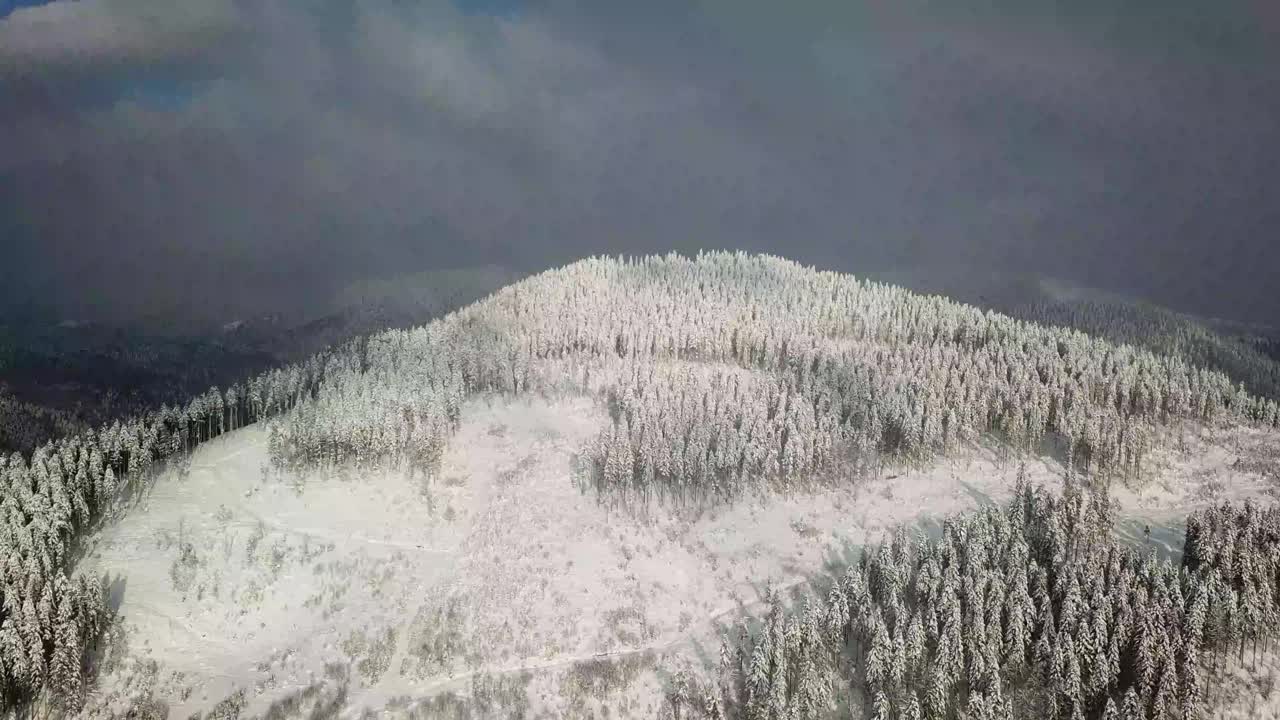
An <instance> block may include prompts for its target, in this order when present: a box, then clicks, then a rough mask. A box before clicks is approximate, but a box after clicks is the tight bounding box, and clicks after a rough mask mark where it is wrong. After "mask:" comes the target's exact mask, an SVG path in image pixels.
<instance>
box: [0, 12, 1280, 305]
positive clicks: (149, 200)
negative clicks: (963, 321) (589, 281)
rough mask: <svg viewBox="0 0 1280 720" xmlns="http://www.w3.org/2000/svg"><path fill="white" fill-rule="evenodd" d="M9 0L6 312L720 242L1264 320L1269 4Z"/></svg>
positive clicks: (214, 297)
mask: <svg viewBox="0 0 1280 720" xmlns="http://www.w3.org/2000/svg"><path fill="white" fill-rule="evenodd" d="M1276 7H1277V6H1276V4H1275V3H1273V2H1269V1H1268V0H1225V1H1221V2H1212V3H1210V2H1204V1H1201V2H1191V1H1190V0H1178V2H1175V3H1155V2H1138V3H1120V2H1115V1H1114V0H1113V1H1110V2H1106V1H1103V0H1090V1H1089V2H1071V3H1057V2H1048V0H1030V1H1029V2H1019V3H998V2H986V3H979V2H975V0H964V2H961V3H954V2H947V3H941V2H939V3H933V2H923V1H921V0H910V1H908V2H866V1H855V2H827V1H825V0H799V1H798V2H789V3H778V2H772V3H765V2H755V1H754V0H748V1H745V2H744V1H742V0H737V1H735V2H729V1H728V0H704V1H702V2H674V1H668V0H661V1H658V2H645V3H624V2H617V1H614V2H592V3H576V2H560V1H558V0H546V1H543V2H537V1H534V0H530V1H529V2H520V1H519V0H506V1H504V2H497V1H492V2H479V1H478V0H459V3H458V4H441V3H401V2H391V1H389V0H379V1H377V2H369V3H360V4H358V5H356V6H354V7H353V6H351V5H350V4H346V3H336V2H312V3H252V2H242V1H239V0H198V1H196V0H182V1H179V2H157V1H154V0H79V1H75V2H73V1H71V0H57V1H55V2H51V3H46V4H38V3H36V4H33V3H31V2H29V0H23V1H22V2H16V3H15V2H13V1H12V0H4V1H0V248H2V252H0V257H2V259H3V261H2V262H0V302H2V303H4V305H3V309H0V312H12V311H15V309H16V308H19V307H22V308H29V309H39V310H48V311H51V312H56V313H60V314H63V315H70V316H75V317H77V318H90V319H102V320H108V321H112V322H122V323H145V322H150V321H154V320H164V321H168V322H172V321H173V320H174V319H180V320H181V321H182V322H186V323H191V324H192V325H199V324H201V323H219V324H221V323H223V322H226V321H228V320H230V319H233V318H235V317H238V316H240V315H242V314H246V313H256V312H289V311H297V310H300V309H302V308H306V307H308V306H310V305H313V304H315V303H318V302H322V301H323V300H325V299H326V298H330V297H332V296H333V295H334V294H336V293H338V292H339V291H340V290H341V289H342V288H344V287H347V286H349V285H351V284H352V283H353V282H357V281H361V280H363V279H366V278H376V277H383V276H388V275H393V274H398V273H405V272H415V271H422V270H432V269H439V268H450V267H462V266H472V265H481V264H499V265H504V266H508V267H513V268H518V269H527V270H537V269H542V268H545V267H548V266H552V265H558V264H561V263H564V262H566V261H569V260H571V259H573V258H576V257H580V256H584V255H589V254H595V253H620V252H625V253H630V254H640V253H648V252H655V251H665V250H669V249H678V250H683V251H694V250H697V249H699V248H741V249H746V250H752V251H767V252H772V253H779V254H783V255H786V256H788V257H791V258H794V259H796V260H799V261H802V262H805V263H814V264H817V265H819V266H822V267H827V268H832V269H842V270H851V271H854V272H868V271H872V270H884V271H900V270H901V268H903V267H911V266H918V265H922V264H923V265H932V266H950V265H956V264H965V265H971V266H973V267H976V268H990V267H994V268H996V269H1009V270H1015V271H1030V272H1038V273H1046V274H1050V275H1054V276H1058V277H1061V278H1064V279H1066V280H1069V281H1073V282H1077V283H1079V284H1085V285H1091V286H1099V287H1104V288H1107V289H1110V290H1113V291H1119V292H1124V293H1129V294H1133V295H1139V296H1144V297H1148V298H1150V299H1152V300H1154V301H1157V302H1161V303H1164V304H1168V305H1171V306H1173V307H1175V308H1178V309H1182V310H1189V311H1193V312H1198V313H1203V314H1207V315H1217V316H1223V317H1230V318H1236V319H1242V320H1251V321H1261V322H1271V321H1274V320H1276V318H1277V317H1280V294H1278V293H1276V291H1275V286H1274V277H1275V276H1276V275H1277V274H1278V273H1280V189H1278V188H1280V170H1277V169H1276V168H1277V165H1276V163H1275V162H1274V160H1275V154H1276V148H1277V147H1280V73H1276V72H1275V71H1274V69H1275V68H1276V67H1277V66H1280V51H1278V50H1277V49H1276V48H1280V10H1277V9H1276Z"/></svg>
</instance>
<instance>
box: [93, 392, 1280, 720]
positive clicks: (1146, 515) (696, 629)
mask: <svg viewBox="0 0 1280 720" xmlns="http://www.w3.org/2000/svg"><path fill="white" fill-rule="evenodd" d="M608 422H609V419H608V414H607V411H606V409H605V408H604V407H603V406H601V405H600V404H598V403H597V402H595V401H593V400H592V399H589V398H586V397H564V398H552V399H545V398H539V397H526V398H520V399H510V398H505V399H504V398H501V397H492V396H490V397H485V398H477V399H474V400H472V401H470V402H468V403H467V404H466V406H465V409H464V412H463V415H462V420H461V423H460V426H459V429H458V432H457V434H456V435H455V436H454V438H453V439H452V441H451V442H450V444H449V448H448V450H447V451H446V453H445V456H444V458H443V461H442V463H441V466H440V468H439V471H438V472H437V473H434V474H433V475H432V476H430V477H423V476H419V477H412V478H411V477H407V476H405V475H403V474H400V473H377V472H368V473H362V474H358V475H350V476H344V475H332V476H325V475H321V474H302V475H293V474H289V473H282V472H278V471H274V470H272V469H270V463H269V461H268V457H267V452H266V443H267V438H266V437H265V432H264V431H263V430H262V429H261V428H259V427H256V426H255V427H248V428H245V429H242V430H239V431H236V432H233V433H230V434H227V435H225V436H223V437H221V438H218V439H216V440H214V441H212V442H210V443H207V444H205V445H203V446H202V447H200V448H199V449H198V450H197V451H196V452H195V453H194V455H193V456H192V457H191V458H190V462H189V463H185V464H184V465H183V466H182V467H174V468H171V469H169V470H167V471H166V472H165V473H164V474H162V475H161V476H160V477H159V478H158V479H157V480H156V482H155V484H154V486H153V488H152V490H151V491H150V492H149V494H148V495H147V496H146V497H145V498H143V499H142V500H140V501H139V504H138V505H137V506H136V507H134V508H132V509H131V510H130V511H129V512H127V513H126V514H125V516H124V517H123V519H121V520H120V521H119V522H118V523H116V524H114V525H113V526H111V527H109V528H107V529H106V530H104V531H103V532H101V533H100V534H99V535H98V536H97V537H95V538H94V541H93V549H92V550H91V551H90V552H89V553H88V555H87V557H86V559H85V560H84V567H85V568H86V569H92V570H93V571H94V572H98V573H108V574H111V575H113V576H115V575H119V576H120V577H121V580H120V581H119V583H118V585H117V586H116V598H117V600H118V601H119V603H120V606H119V607H120V613H119V618H120V624H119V627H118V628H117V629H116V630H115V631H114V632H113V634H112V636H111V638H110V639H109V644H110V645H111V649H110V650H109V652H108V659H107V661H106V663H105V666H104V670H103V673H102V675H101V677H100V678H99V681H98V687H97V688H96V689H95V690H94V692H93V694H92V697H91V700H90V702H89V704H88V706H87V708H86V714H90V715H92V714H94V713H96V712H103V711H114V712H117V713H123V712H125V711H127V710H128V709H129V708H141V707H147V706H148V701H162V702H164V703H166V704H167V706H168V710H169V717H178V718H185V717H188V716H189V715H191V714H192V713H195V712H209V711H210V710H214V709H219V711H220V712H224V713H228V712H230V711H231V709H232V708H237V707H238V708H241V712H242V713H243V714H244V716H246V717H247V716H249V715H258V714H265V713H268V712H269V711H270V710H271V708H272V706H273V703H274V704H275V708H276V711H277V712H281V713H283V714H281V715H278V717H306V716H307V714H308V713H310V712H311V711H312V709H313V708H314V706H316V705H318V704H324V703H330V704H331V707H332V708H333V709H335V710H336V709H337V708H338V707H341V710H340V711H338V712H337V716H342V717H347V716H352V717H354V716H358V715H359V714H360V713H361V712H363V711H364V710H372V711H374V712H376V713H379V714H393V713H396V712H399V713H402V714H410V713H414V712H416V713H417V714H418V715H419V716H422V717H515V716H518V715H519V714H520V713H521V712H522V711H523V712H524V713H525V716H527V717H538V716H541V717H557V718H558V717H588V716H589V715H588V714H587V713H588V712H589V711H592V710H597V711H598V710H599V708H601V707H602V706H605V707H608V708H609V713H610V714H609V716H610V717H654V716H655V715H656V714H657V712H658V710H659V705H660V703H661V700H662V698H663V693H664V691H665V688H666V685H667V683H668V682H669V672H670V670H671V668H673V667H680V666H683V665H685V664H687V665H689V666H692V667H699V666H701V665H702V664H704V663H706V662H708V661H713V660H714V658H715V656H716V654H717V653H718V651H719V644H720V639H719V633H720V631H721V629H722V628H723V627H724V626H728V625H731V624H732V623H733V622H734V621H735V620H736V619H737V618H738V617H739V616H740V615H742V614H743V613H746V612H750V611H751V610H753V609H758V608H757V607H756V604H757V603H758V602H759V601H760V599H761V596H762V593H763V592H764V589H765V584H766V583H768V582H773V583H775V584H777V585H792V584H798V583H803V582H805V581H806V580H808V579H810V578H813V577H815V576H820V575H821V574H822V573H823V572H825V571H829V570H831V569H833V568H836V567H839V566H840V565H841V564H842V563H844V562H845V561H846V560H847V559H848V558H849V557H850V555H851V553H852V552H853V550H854V548H856V547H857V546H859V545H861V544H863V543H865V542H870V541H876V540H878V539H879V538H880V537H881V536H882V534H883V533H884V531H885V530H886V529H888V528H890V527H892V526H893V525H894V524H896V523H900V522H912V521H920V522H922V523H924V526H925V527H926V528H927V527H931V526H932V525H931V521H932V520H936V519H938V518H940V517H941V516H942V515H945V514H947V513H952V512H957V511H962V510H965V509H969V508H973V507H975V506H977V505H980V504H984V503H987V502H990V501H991V500H992V499H1001V498H1003V497H1006V496H1007V495H1008V494H1009V492H1010V490H1011V487H1012V484H1013V481H1014V477H1015V476H1016V473H1017V468H1016V466H1015V465H1014V464H1013V463H1012V462H1007V461H1003V460H1001V459H1000V458H999V457H998V453H996V452H994V451H989V450H983V449H974V450H971V451H969V452H966V453H965V454H964V456H963V457H961V458H957V459H955V460H949V461H944V462H940V463H937V464H934V465H932V466H929V467H926V468H921V469H909V468H903V469H896V470H888V471H886V472H885V473H884V474H883V475H882V476H881V477H879V478H868V479H866V480H864V481H862V482H859V483H852V482H851V483H848V484H844V485H840V486H838V487H835V488H832V489H826V490H817V491H813V492H804V493H795V494H792V495H789V496H785V497H783V496H770V497H764V498H761V497H754V498H750V499H747V500H743V501H742V502H739V503H736V504H733V505H731V506H728V507H718V508H708V509H706V510H704V511H692V510H684V511H675V510H672V509H669V508H665V507H662V506H659V505H656V504H655V505H651V506H649V507H646V508H637V507H621V506H611V505H610V504H608V503H602V502H600V498H599V497H598V496H596V495H595V493H594V491H590V490H585V489H582V488H580V483H579V482H578V481H577V478H576V475H575V463H574V454H575V453H577V452H579V451H580V450H581V449H582V448H583V446H584V445H585V444H587V443H588V442H589V441H590V439H591V438H592V437H593V436H594V435H595V434H596V433H597V432H598V431H599V429H600V428H601V427H602V426H604V425H605V424H606V423H608ZM1188 435H1189V437H1188V440H1187V448H1186V450H1185V451H1179V450H1176V449H1169V450H1166V451H1163V452H1160V453H1158V454H1157V455H1156V456H1155V457H1154V458H1153V460H1152V462H1153V463H1154V464H1155V465H1156V466H1157V467H1158V473H1156V474H1157V475H1158V477H1160V478H1161V482H1160V483H1158V484H1155V485H1145V486H1144V487H1142V488H1141V492H1136V491H1131V490H1127V489H1125V488H1123V487H1121V486H1117V490H1116V500H1117V502H1118V503H1119V505H1120V507H1121V517H1122V522H1121V523H1120V525H1121V527H1122V530H1126V529H1127V532H1129V533H1131V534H1132V536H1133V538H1134V539H1135V541H1137V542H1153V543H1161V544H1163V545H1164V546H1165V547H1167V548H1169V549H1172V550H1176V549H1177V548H1180V547H1181V541H1180V537H1179V536H1178V534H1179V532H1180V527H1179V525H1178V522H1179V520H1180V517H1181V516H1182V515H1185V512H1186V510H1187V509H1188V508H1190V507H1195V506H1200V505H1203V504H1205V503H1209V502H1214V501H1216V500H1218V499H1222V498H1224V497H1227V496H1231V497H1265V496H1267V495H1268V494H1269V493H1270V492H1271V490H1272V489H1273V487H1274V483H1276V482H1277V480H1280V478H1278V477H1276V475H1274V473H1276V472H1277V471H1278V470H1280V468H1277V467H1276V466H1275V465H1274V463H1275V461H1276V459H1277V458H1280V437H1277V436H1276V435H1274V434H1268V433H1264V432H1261V431H1255V430H1235V431H1231V432H1228V433H1216V434H1214V433H1209V434H1204V433H1203V432H1202V433H1201V434H1197V433H1194V432H1192V433H1188ZM1170 445H1171V446H1173V445H1176V443H1170ZM1268 463H1272V464H1268ZM1061 470H1062V469H1061V467H1059V466H1058V465H1057V464H1056V463H1055V462H1054V461H1052V460H1038V461H1035V462H1033V463H1031V464H1030V465H1029V467H1028V472H1029V474H1030V475H1031V476H1032V479H1034V480H1039V481H1042V482H1047V483H1054V482H1055V479H1056V478H1058V477H1060V474H1061ZM1268 474H1272V475H1271V476H1270V477H1268ZM1144 525H1151V526H1152V532H1151V536H1150V537H1151V539H1150V540H1149V541H1148V540H1146V539H1145V534H1144V533H1143V526H1144ZM290 698H292V699H293V700H292V701H291V700H290ZM300 698H306V699H305V700H301V699H300ZM335 699H338V700H340V702H338V703H334V702H333V701H334V700H335ZM219 703H221V705H220V706H219ZM285 709H292V710H294V711H295V712H294V714H292V715H290V714H288V713H285V712H284V710H285ZM304 711H305V712H304ZM450 713H452V714H450ZM466 713H470V714H466ZM486 713H488V714H486Z"/></svg>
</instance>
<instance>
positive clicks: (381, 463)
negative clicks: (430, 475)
mask: <svg viewBox="0 0 1280 720" xmlns="http://www.w3.org/2000/svg"><path fill="white" fill-rule="evenodd" d="M485 392H495V393H508V394H525V393H535V392H536V393H591V394H598V395H599V396H601V397H602V398H605V399H607V401H608V402H609V403H610V406H611V409H612V411H613V412H612V423H611V426H610V427H606V428H605V429H604V430H603V431H602V433H601V435H600V436H599V438H598V439H597V441H596V442H594V443H592V444H591V446H590V447H589V448H586V449H585V452H584V464H585V466H586V470H587V472H588V477H589V478H590V480H591V481H592V482H594V484H595V486H596V487H597V488H598V489H599V490H600V491H601V492H603V493H620V494H624V495H627V496H629V497H638V498H641V499H642V500H647V499H650V498H658V499H662V500H667V501H672V502H676V503H699V504H703V503H706V504H712V503H725V502H730V501H732V500H734V499H736V498H738V497H740V496H741V495H742V494H744V493H746V492H750V491H752V490H753V489H756V488H762V487H766V486H771V487H781V488H788V487H795V486H797V485H798V484H801V483H805V482H815V483H833V482H840V481H842V480H843V479H847V478H849V477H852V476H854V475H856V474H858V473H860V472H864V471H868V470H872V469H874V468H875V467H879V466H880V465H881V464H882V463H883V462H884V461H885V459H886V458H889V459H892V460H895V461H909V462H924V461H927V460H928V459H930V458H932V457H935V456H938V455H940V454H945V453H946V452H948V450H949V449H953V448H956V447H959V446H963V445H965V444H971V443H974V442H976V441H978V440H979V439H982V438H985V437H995V438H999V439H1000V440H1001V441H1003V442H1004V443H1006V445H1007V447H1008V448H1009V452H1010V453H1024V452H1034V451H1036V450H1037V449H1038V448H1040V446H1041V442H1042V441H1043V440H1045V439H1046V438H1049V439H1054V440H1056V441H1060V442H1061V443H1062V444H1063V445H1064V447H1065V449H1066V450H1065V455H1066V460H1067V464H1068V466H1070V467H1071V468H1072V469H1073V471H1074V472H1078V473H1081V474H1088V475H1097V476H1101V477H1111V476H1115V475H1134V474H1137V473H1139V472H1140V471H1141V469H1142V463H1143V460H1144V458H1145V457H1146V455H1147V453H1148V451H1149V450H1150V449H1151V448H1152V447H1153V444H1154V443H1156V442H1157V437H1158V435H1157V430H1158V429H1160V428H1162V427H1166V426H1170V425H1174V424H1178V423H1249V424H1253V425H1256V426H1259V427H1263V426H1265V427H1272V428H1273V427H1277V426H1280V406H1277V404H1276V403H1275V402H1274V401H1273V400H1269V399H1264V398H1261V397H1259V396H1257V395H1254V394H1250V393H1249V392H1248V391H1247V390H1245V389H1244V388H1242V387H1240V386H1239V385H1238V384H1236V383H1234V382H1233V381H1232V380H1231V379H1230V378H1229V377H1228V376H1227V375H1225V374H1223V373H1222V372H1219V371H1216V370H1211V369H1205V368H1202V367H1197V366H1196V365H1195V364H1193V363H1191V362H1188V361H1186V360H1183V359H1181V358H1179V357H1171V356H1168V355H1161V354H1157V353H1154V352H1151V351H1149V350H1144V349H1139V348H1135V347H1133V346H1130V345H1117V344H1113V343H1111V342H1109V341H1107V340H1104V339H1100V338H1097V337H1093V336H1090V335H1087V334H1084V333H1081V332H1078V331H1075V330H1069V329H1064V328H1059V327H1046V326H1041V325H1036V324H1033V323H1029V322H1025V321H1020V320H1015V319H1012V318H1010V317H1007V316H1003V315H998V314H995V313H991V312H982V311H980V310H977V309H975V308H973V307H970V306H966V305H961V304H958V303H954V302H951V301H949V300H946V299H944V298H940V297H925V296H920V295H916V294H913V293H910V292H907V291H904V290H902V289H899V288H896V287H892V286H888V285H882V284H877V283H869V282H864V281H861V280H858V279H857V278H854V277H852V276H849V275H844V274H838V273H831V272H821V271H816V270H813V269H810V268H805V267H802V266H800V265H798V264H795V263H792V262H789V261H785V260H782V259H779V258H775V257H769V256H752V255H746V254H742V253H706V254H701V255H699V256H697V257H695V258H688V257H682V256H677V255H669V256H665V257H646V258H640V259H606V258H593V259H589V260H583V261H581V262H577V263H574V264H572V265H569V266H567V267H564V268H561V269H557V270H551V271H548V272H544V273H542V274H539V275H536V276H533V277H530V278H527V279H525V280H522V281H520V282H517V283H515V284H513V285H510V286H507V287H505V288H503V289H501V290H499V291H497V292H495V293H494V294H492V295H491V296H489V297H487V298H485V299H483V300H480V301H478V302H476V303H473V304H471V305H469V306H467V307H465V308H463V309H461V310H457V311H455V312H451V313H449V314H448V315H446V316H445V317H443V318H440V319H438V320H435V321H433V322H431V323H429V324H427V325H425V326H422V327H418V328H413V329H405V330H389V331H385V332H381V333H378V334H375V335H373V336H370V337H368V338H364V339H359V340H355V341H352V342H348V343H345V344H343V345H340V346H337V347H335V348H333V349H330V350H326V351H322V352H320V353H319V354H316V355H314V356H312V357H311V358H309V359H307V360H305V361H303V362H298V363H295V364H290V365H287V366H284V367H281V368H278V369H274V370H271V371H268V372H265V373H262V374H260V375H256V376H254V377H251V378H249V379H248V380H246V381H244V382H237V383H234V384H232V385H230V386H227V387H225V388H210V389H209V390H207V391H205V392H203V393H201V394H199V395H197V396H195V397H194V398H191V399H190V400H189V401H185V402H183V403H181V404H178V405H176V406H168V405H167V406H162V407H160V408H158V409H156V410H154V411H151V412H148V413H145V414H141V415H138V416H136V417H133V418H130V419H126V420H122V421H117V422H113V423H112V424H110V425H108V426H103V427H100V428H98V429H95V430H91V431H88V432H85V433H83V434H78V435H74V436H70V437H66V438H62V439H59V440H56V441H54V442H51V443H48V444H46V445H43V446H41V447H39V448H38V449H36V450H35V451H34V452H33V453H32V454H31V455H30V456H27V457H24V456H21V455H17V454H15V455H13V456H12V457H11V458H9V459H8V460H7V461H5V463H4V465H3V466H0V469H2V470H3V471H4V474H5V477H6V490H5V497H4V499H3V501H2V503H3V507H4V508H6V510H5V513H4V526H3V531H2V532H0V540H2V541H3V542H4V543H5V544H4V545H3V548H4V552H5V553H7V557H8V560H6V561H5V566H4V567H5V571H4V573H3V581H4V584H3V587H2V588H0V591H2V592H3V605H2V613H3V614H2V616H0V617H2V618H3V620H2V622H0V639H3V638H9V639H11V640H12V642H10V641H8V640H5V641H3V642H0V659H3V663H4V667H5V668H6V675H5V678H6V683H7V684H6V686H5V687H6V691H5V698H6V702H7V703H10V704H13V703H18V702H21V701H23V700H25V699H27V698H30V697H32V696H33V695H35V694H37V693H39V691H40V690H41V689H42V688H46V689H52V690H53V691H54V693H55V696H56V697H57V698H58V700H59V702H60V703H62V704H64V705H65V706H67V707H72V708H74V707H76V706H77V704H78V702H79V700H80V695H79V694H78V690H77V688H78V687H79V685H78V682H79V674H78V672H71V668H78V667H79V666H78V665H77V664H76V662H75V660H76V659H81V660H82V659H83V657H84V653H85V651H86V648H88V647H89V646H91V645H92V643H93V641H94V638H95V636H96V632H97V630H98V628H99V627H100V626H101V622H100V620H101V610H100V607H101V597H100V593H99V592H98V591H97V590H96V586H94V585H93V583H90V582H87V581H83V580H75V579H72V578H71V577H68V575H67V570H68V568H69V567H70V564H69V563H70V561H71V560H72V559H73V557H74V554H75V548H76V543H77V538H78V537H79V536H80V535H81V534H82V533H85V532H87V531H89V530H91V529H92V528H93V527H94V526H95V525H96V524H97V523H98V522H99V521H100V520H101V519H102V518H104V517H108V516H110V515H111V513H112V508H113V506H114V503H115V502H116V500H117V498H118V497H119V496H120V495H121V494H122V493H125V494H128V493H130V492H133V491H134V490H135V489H136V488H138V487H140V486H142V485H144V484H145V483H146V482H147V478H148V477H150V475H151V474H152V473H153V472H154V471H155V470H157V469H159V468H161V467H163V466H164V464H165V463H166V462H168V460H169V459H170V458H175V457H181V456H182V455H183V454H184V453H186V452H187V451H189V450H190V449H191V448H192V447H194V446H195V445H197V444H199V443H201V442H204V441H206V440H209V439H211V438H214V437H217V436H219V435H221V434H223V433H226V432H228V431H231V430H235V429H237V428H239V427H242V426H244V425H246V424H248V423H255V422H260V421H264V420H265V421H266V422H267V425H268V427H269V430H270V448H271V455H272V458H273V461H274V462H275V464H276V465H277V466H278V467H281V468H290V467H291V468H299V469H302V468H314V467H334V466H341V467H344V468H353V469H357V470H358V469H361V468H371V467H389V466H394V467H398V468H402V469H403V468H410V469H426V470H430V469H432V468H434V466H435V463H436V462H437V460H438V458H439V455H440V453H441V451H442V449H443V448H444V447H445V445H446V443H447V442H448V439H449V437H450V434H451V433H452V432H453V430H454V429H455V428H456V426H457V423H458V418H459V412H460V407H461V405H462V403H463V402H464V401H465V400H466V399H467V398H468V397H471V396H474V395H475V394H477V393H485ZM1054 542H1057V541H1054ZM1064 542H1067V543H1068V544H1072V545H1073V546H1074V545H1075V544H1084V545H1083V547H1084V548H1085V550H1087V548H1088V547H1093V545H1089V543H1095V544H1096V542H1101V541H1097V540H1096V539H1095V538H1093V537H1092V536H1091V537H1090V538H1087V539H1086V538H1081V539H1070V540H1067V541H1064ZM1085 550H1082V551H1081V552H1085ZM1087 557H1091V556H1087V554H1086V556H1082V557H1081V558H1079V559H1078V560H1079V562H1081V563H1084V562H1085V560H1086V559H1087ZM1046 567H1049V566H1047V565H1046ZM1071 567H1072V568H1074V567H1075V566H1071ZM1082 567H1083V565H1082ZM1069 571H1070V569H1069V570H1064V571H1063V572H1064V573H1068V574H1069ZM1054 572H1056V570H1054ZM1049 580H1052V578H1049V579H1047V580H1046V582H1048V581H1049ZM1055 587H1056V586H1055ZM957 652H958V651H957ZM68 658H70V659H68ZM980 674H981V673H979V675H980ZM72 676H74V679H73V677H72ZM73 690H74V692H73ZM1079 705H1080V703H1079V702H1076V706H1077V707H1078V706H1079Z"/></svg>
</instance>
